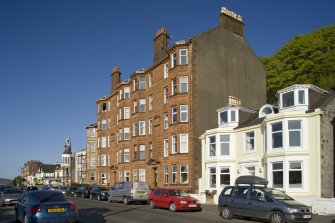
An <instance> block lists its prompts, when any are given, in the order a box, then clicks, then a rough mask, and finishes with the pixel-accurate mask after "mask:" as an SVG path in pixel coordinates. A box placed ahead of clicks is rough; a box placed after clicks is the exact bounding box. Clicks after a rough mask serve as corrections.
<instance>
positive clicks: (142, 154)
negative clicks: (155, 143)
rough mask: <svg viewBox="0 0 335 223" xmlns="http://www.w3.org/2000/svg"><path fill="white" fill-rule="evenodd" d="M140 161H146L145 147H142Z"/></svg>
mask: <svg viewBox="0 0 335 223" xmlns="http://www.w3.org/2000/svg"><path fill="white" fill-rule="evenodd" d="M139 158H140V160H145V145H140V156H139Z"/></svg>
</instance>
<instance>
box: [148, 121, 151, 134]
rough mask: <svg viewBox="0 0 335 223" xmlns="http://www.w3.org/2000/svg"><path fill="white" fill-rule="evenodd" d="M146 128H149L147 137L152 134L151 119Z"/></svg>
mask: <svg viewBox="0 0 335 223" xmlns="http://www.w3.org/2000/svg"><path fill="white" fill-rule="evenodd" d="M148 126H149V135H151V134H152V119H149V121H148Z"/></svg>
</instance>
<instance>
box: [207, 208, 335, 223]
mask: <svg viewBox="0 0 335 223" xmlns="http://www.w3.org/2000/svg"><path fill="white" fill-rule="evenodd" d="M201 207H202V211H203V212H210V213H215V214H217V215H218V216H219V211H218V206H217V205H216V204H208V203H207V204H201ZM314 222H315V223H335V216H334V215H318V214H314V215H313V219H312V221H310V223H314Z"/></svg>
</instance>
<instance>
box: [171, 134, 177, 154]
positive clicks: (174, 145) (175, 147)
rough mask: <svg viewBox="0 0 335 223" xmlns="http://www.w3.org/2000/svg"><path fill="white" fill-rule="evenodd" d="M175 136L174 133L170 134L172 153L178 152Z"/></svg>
mask: <svg viewBox="0 0 335 223" xmlns="http://www.w3.org/2000/svg"><path fill="white" fill-rule="evenodd" d="M177 143H178V142H177V136H176V135H172V143H171V144H172V145H171V146H172V154H175V153H177V152H178V150H177Z"/></svg>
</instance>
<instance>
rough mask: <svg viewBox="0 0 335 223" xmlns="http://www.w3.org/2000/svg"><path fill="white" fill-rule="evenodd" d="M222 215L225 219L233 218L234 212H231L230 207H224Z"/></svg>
mask: <svg viewBox="0 0 335 223" xmlns="http://www.w3.org/2000/svg"><path fill="white" fill-rule="evenodd" d="M221 217H222V218H223V219H232V218H233V212H231V209H230V207H227V206H226V207H223V208H222V212H221Z"/></svg>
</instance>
